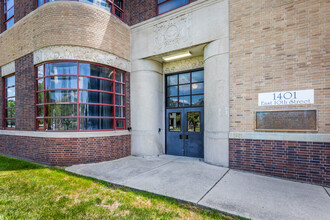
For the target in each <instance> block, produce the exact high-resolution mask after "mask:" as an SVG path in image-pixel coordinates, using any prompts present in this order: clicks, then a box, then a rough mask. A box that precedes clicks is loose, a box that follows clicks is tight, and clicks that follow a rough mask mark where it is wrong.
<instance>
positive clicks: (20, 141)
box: [0, 135, 131, 166]
mask: <svg viewBox="0 0 330 220" xmlns="http://www.w3.org/2000/svg"><path fill="white" fill-rule="evenodd" d="M130 142H131V136H130V135H124V136H114V137H91V138H63V139H59V138H40V137H24V136H16V137H15V138H13V136H9V135H1V136H0V154H5V155H9V156H14V157H19V158H23V159H28V160H32V161H35V162H39V163H44V164H48V165H52V166H71V165H75V164H83V163H94V162H102V161H108V160H114V159H119V158H122V157H126V156H129V155H131V148H130Z"/></svg>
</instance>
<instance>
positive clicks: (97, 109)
mask: <svg viewBox="0 0 330 220" xmlns="http://www.w3.org/2000/svg"><path fill="white" fill-rule="evenodd" d="M80 116H84V117H113V107H112V106H105V105H82V104H81V105H80Z"/></svg>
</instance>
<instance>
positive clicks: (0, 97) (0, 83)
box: [0, 67, 5, 130]
mask: <svg viewBox="0 0 330 220" xmlns="http://www.w3.org/2000/svg"><path fill="white" fill-rule="evenodd" d="M4 88H5V84H4V79H3V77H2V73H1V67H0V130H3V129H4V117H5V114H4V108H5V103H4V101H5V100H4V97H5V92H4Z"/></svg>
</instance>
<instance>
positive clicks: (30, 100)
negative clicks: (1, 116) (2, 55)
mask: <svg viewBox="0 0 330 220" xmlns="http://www.w3.org/2000/svg"><path fill="white" fill-rule="evenodd" d="M15 68H16V78H15V80H16V129H17V130H24V131H34V130H36V91H35V89H36V85H35V83H36V79H35V71H34V65H33V54H28V55H26V56H24V57H22V58H20V59H18V60H16V62H15Z"/></svg>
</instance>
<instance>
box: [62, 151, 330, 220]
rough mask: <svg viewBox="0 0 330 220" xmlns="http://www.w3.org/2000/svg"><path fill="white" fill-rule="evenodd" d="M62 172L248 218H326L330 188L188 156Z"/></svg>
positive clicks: (131, 160) (137, 159)
mask: <svg viewBox="0 0 330 220" xmlns="http://www.w3.org/2000/svg"><path fill="white" fill-rule="evenodd" d="M66 170H67V171H70V172H73V173H77V174H80V175H84V176H89V177H94V178H97V179H100V180H104V181H107V182H110V183H113V184H117V185H122V186H126V187H130V188H134V189H138V190H144V191H148V192H152V193H155V194H159V195H164V196H169V197H173V198H176V199H179V200H183V201H187V202H191V203H194V204H198V205H201V206H205V207H209V208H213V209H217V210H219V211H222V212H227V213H231V214H234V215H239V216H242V217H247V218H252V219H318V220H321V219H327V220H328V219H330V196H329V193H330V189H329V188H323V187H321V186H316V185H311V184H305V183H299V182H293V181H288V180H283V179H279V178H273V177H267V176H262V175H257V174H252V173H248V172H242V171H237V170H232V169H228V168H223V167H218V166H212V165H209V164H206V163H204V162H203V161H200V160H198V159H193V158H185V157H174V156H168V155H164V156H160V157H145V158H142V157H133V156H130V157H126V158H123V159H119V160H115V161H109V162H102V163H96V164H87V165H76V166H72V167H68V168H67V169H66ZM326 190H328V192H327V191H326Z"/></svg>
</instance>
